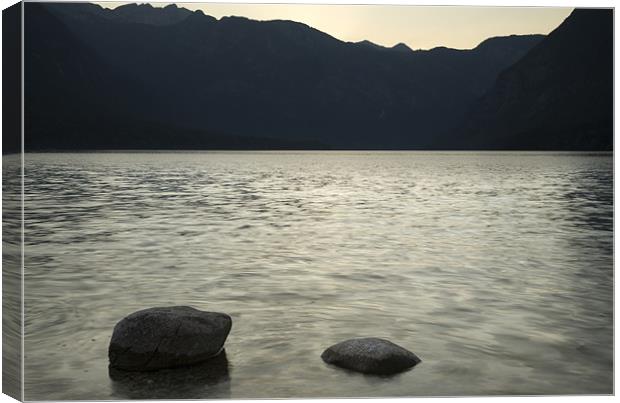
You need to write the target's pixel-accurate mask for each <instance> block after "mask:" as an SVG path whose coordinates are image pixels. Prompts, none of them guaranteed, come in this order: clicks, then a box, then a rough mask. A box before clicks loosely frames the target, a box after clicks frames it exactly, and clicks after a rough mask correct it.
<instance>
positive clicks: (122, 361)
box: [108, 306, 232, 371]
mask: <svg viewBox="0 0 620 403" xmlns="http://www.w3.org/2000/svg"><path fill="white" fill-rule="evenodd" d="M231 326H232V320H231V318H230V316H228V315H226V314H224V313H217V312H204V311H199V310H198V309H194V308H191V307H188V306H173V307H165V308H150V309H144V310H142V311H138V312H134V313H132V314H131V315H129V316H127V317H126V318H124V319H123V320H121V321H120V322H118V323H117V324H116V326H115V327H114V333H113V334H112V340H111V342H110V348H109V350H108V357H109V359H110V367H111V368H117V369H124V370H130V371H150V370H156V369H160V368H173V367H181V366H187V365H191V364H196V363H199V362H202V361H205V360H208V359H209V358H212V357H215V356H216V355H218V354H219V353H220V352H221V351H222V349H223V346H224V342H225V341H226V337H227V336H228V333H229V332H230V328H231Z"/></svg>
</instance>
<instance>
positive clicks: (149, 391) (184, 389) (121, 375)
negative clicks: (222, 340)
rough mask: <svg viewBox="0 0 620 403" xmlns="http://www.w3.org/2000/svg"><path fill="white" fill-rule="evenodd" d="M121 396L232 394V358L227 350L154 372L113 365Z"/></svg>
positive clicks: (115, 394)
mask: <svg viewBox="0 0 620 403" xmlns="http://www.w3.org/2000/svg"><path fill="white" fill-rule="evenodd" d="M109 375H110V379H111V380H112V395H113V397H115V398H118V399H124V400H127V399H209V398H214V397H217V398H228V397H230V378H229V376H228V360H227V358H226V352H225V351H223V352H222V353H221V354H219V355H218V356H217V357H215V358H212V359H211V360H209V361H207V362H206V363H204V364H199V365H194V366H191V367H188V368H175V369H165V370H160V371H153V372H128V371H121V370H117V369H114V368H109Z"/></svg>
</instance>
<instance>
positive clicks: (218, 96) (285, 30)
mask: <svg viewBox="0 0 620 403" xmlns="http://www.w3.org/2000/svg"><path fill="white" fill-rule="evenodd" d="M25 6H26V13H25V19H26V23H25V27H26V35H25V37H26V51H25V60H26V65H27V66H29V67H28V68H27V71H26V78H25V80H26V82H25V87H26V104H27V105H26V110H27V128H26V130H27V138H28V139H29V141H28V142H27V146H28V147H30V148H37V149H41V148H53V147H70V146H71V145H72V144H73V146H74V147H77V148H80V147H87V146H88V147H90V148H102V147H112V148H136V147H137V148H154V147H159V146H166V147H167V146H169V145H171V144H172V145H174V144H175V141H178V143H179V144H181V143H182V144H183V145H182V146H179V147H180V148H203V147H211V146H212V144H215V143H217V144H222V141H224V140H225V139H228V138H236V139H238V140H236V142H234V143H233V146H235V144H240V143H242V142H243V141H242V139H247V138H254V139H261V140H260V142H262V144H269V143H270V142H277V143H278V144H279V146H278V147H316V146H317V144H320V145H322V147H333V148H350V149H364V148H377V149H394V148H395V149H412V148H425V147H429V146H431V145H432V144H433V143H434V141H435V139H436V134H437V133H440V132H442V131H445V130H447V129H448V128H451V127H453V126H454V125H455V124H456V123H457V122H459V121H460V120H461V119H463V117H464V116H465V113H466V111H467V110H468V108H469V107H470V106H471V104H472V103H473V102H474V101H475V100H476V99H478V98H480V97H481V96H482V95H483V94H484V93H485V92H486V91H487V90H488V89H489V88H490V87H491V86H492V85H493V83H494V82H495V80H496V78H497V75H498V74H499V73H500V72H501V71H502V70H504V69H506V68H507V67H509V66H510V65H512V64H514V63H515V62H517V61H518V60H519V59H520V58H521V57H522V56H523V55H525V54H526V53H527V52H528V51H529V50H530V49H532V48H533V47H534V46H535V45H536V44H538V43H539V42H540V41H541V40H542V39H543V37H542V36H540V35H527V36H510V37H501V38H491V39H489V40H487V41H484V42H483V43H481V44H480V45H479V46H477V47H476V48H474V49H471V50H455V49H448V48H436V49H431V50H425V51H422V50H418V51H413V50H411V49H409V48H408V47H406V45H403V44H399V45H396V46H394V47H392V48H385V47H381V46H378V45H375V44H372V43H370V42H367V41H366V42H362V43H347V42H343V41H340V40H338V39H335V38H333V37H331V36H329V35H327V34H325V33H323V32H320V31H318V30H316V29H313V28H311V27H309V26H307V25H304V24H301V23H296V22H292V21H282V20H276V21H253V20H249V19H247V18H241V17H225V18H221V19H219V20H217V19H215V18H213V17H210V16H207V15H205V14H204V13H202V12H200V11H196V12H190V11H188V10H185V9H182V8H178V7H175V6H168V7H165V8H156V7H151V6H149V5H126V6H122V7H118V8H116V9H114V10H109V9H105V8H102V7H100V6H98V5H93V4H86V3H56V4H55V3H26V4H25ZM28 126H29V127H28ZM154 128H162V129H161V130H155V131H154ZM163 128H168V129H165V130H164V129H163ZM28 129H30V130H28ZM160 132H162V133H160ZM175 133H181V134H178V135H177V134H175ZM198 133H200V134H198ZM194 136H198V137H197V140H195V141H193V140H192V139H193V138H194ZM207 138H218V139H220V140H218V141H206V140H204V141H203V140H201V139H207ZM274 147H275V146H274Z"/></svg>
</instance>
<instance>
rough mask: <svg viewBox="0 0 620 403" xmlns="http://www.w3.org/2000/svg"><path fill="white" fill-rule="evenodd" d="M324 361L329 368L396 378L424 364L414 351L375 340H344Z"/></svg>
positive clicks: (322, 355)
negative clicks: (392, 375) (400, 373)
mask: <svg viewBox="0 0 620 403" xmlns="http://www.w3.org/2000/svg"><path fill="white" fill-rule="evenodd" d="M321 358H322V359H323V361H325V362H326V363H328V364H332V365H336V366H338V367H342V368H347V369H351V370H353V371H358V372H363V373H366V374H394V373H397V372H402V371H404V370H406V369H409V368H411V367H413V366H415V365H416V364H418V363H420V362H421V360H420V359H419V358H418V356H416V355H415V354H414V353H412V352H411V351H409V350H406V349H404V348H402V347H400V346H398V345H396V344H394V343H392V342H391V341H389V340H385V339H379V338H375V337H369V338H363V339H350V340H345V341H343V342H341V343H338V344H335V345H333V346H331V347H329V348H328V349H327V350H325V351H324V352H323V354H321Z"/></svg>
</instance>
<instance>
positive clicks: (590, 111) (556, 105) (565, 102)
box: [444, 9, 613, 150]
mask: <svg viewBox="0 0 620 403" xmlns="http://www.w3.org/2000/svg"><path fill="white" fill-rule="evenodd" d="M458 138H460V139H461V141H460V142H458V141H457V139H458ZM444 141H445V143H444V144H445V145H446V146H450V145H456V147H457V148H469V149H535V150H612V148H613V11H612V10H604V9H576V10H574V11H573V12H572V13H571V15H570V16H569V17H568V18H567V19H566V20H565V21H564V22H563V23H562V24H561V25H560V26H559V27H558V28H557V29H555V30H554V31H553V32H551V33H550V34H549V36H548V37H547V38H545V39H544V40H543V41H542V42H540V43H539V44H538V45H537V46H535V47H534V48H533V49H532V50H530V51H529V52H528V53H527V54H526V55H525V56H524V57H523V58H522V59H521V60H520V61H518V62H517V63H515V64H514V65H513V66H511V67H509V68H508V69H506V70H505V71H503V72H502V73H501V74H500V75H499V77H498V79H497V81H496V83H495V85H494V86H493V87H492V88H491V89H490V90H489V92H488V93H487V94H486V95H485V96H484V97H483V98H482V99H481V100H479V101H478V102H477V103H475V104H474V105H473V106H472V109H471V111H470V112H469V114H468V115H467V117H466V119H465V121H464V123H463V124H462V125H461V126H457V128H456V130H455V131H454V132H453V133H452V135H451V136H449V137H447V138H446V139H444Z"/></svg>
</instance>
